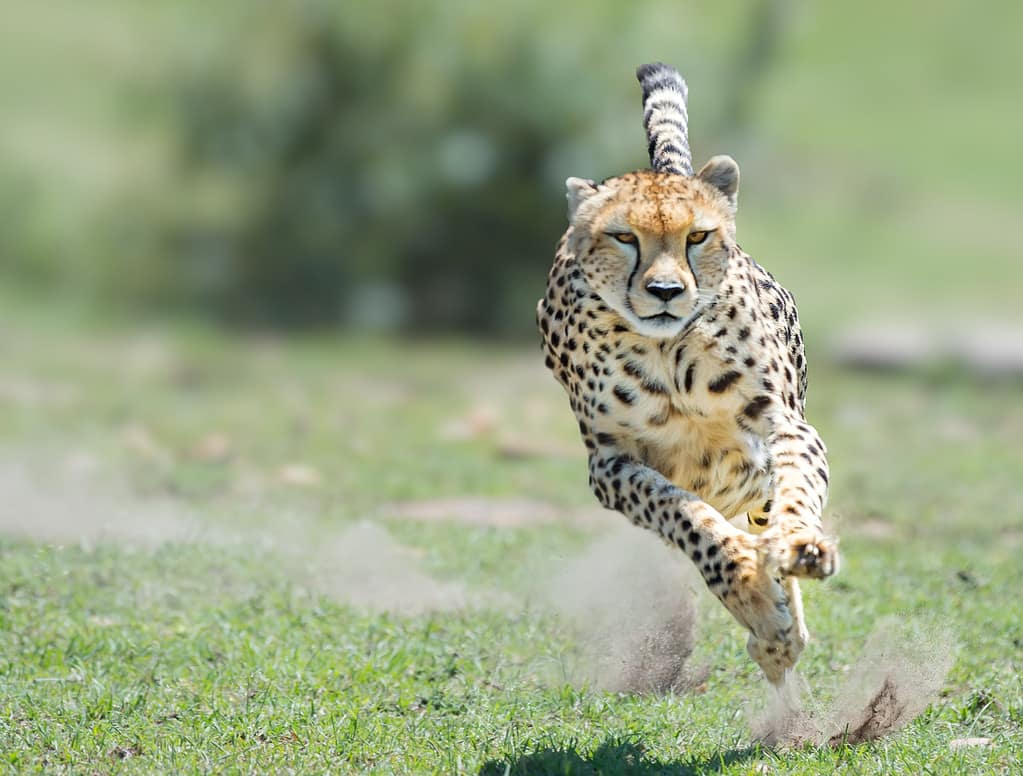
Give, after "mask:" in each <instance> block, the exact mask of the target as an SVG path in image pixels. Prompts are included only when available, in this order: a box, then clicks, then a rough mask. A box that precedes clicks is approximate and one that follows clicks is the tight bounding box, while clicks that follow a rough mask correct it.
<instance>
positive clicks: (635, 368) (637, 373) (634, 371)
mask: <svg viewBox="0 0 1023 776" xmlns="http://www.w3.org/2000/svg"><path fill="white" fill-rule="evenodd" d="M622 369H624V370H625V374H627V375H632V376H633V377H639V378H643V377H646V375H645V374H644V372H643V370H642V369H641V368H640V366H639V364H637V363H636V362H635V361H626V362H625V363H624V364H622Z"/></svg>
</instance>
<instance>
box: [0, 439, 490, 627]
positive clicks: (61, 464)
mask: <svg viewBox="0 0 1023 776" xmlns="http://www.w3.org/2000/svg"><path fill="white" fill-rule="evenodd" d="M0 493H2V494H3V498H2V499H0V535H3V536H13V537H22V538H28V539H33V540H38V541H42V542H46V543H49V544H74V545H81V546H84V547H90V546H94V545H97V544H114V545H119V546H124V547H130V548H137V549H143V550H145V549H155V548H157V547H159V546H162V545H166V544H192V545H203V546H207V547H235V548H237V547H242V548H251V549H253V550H256V551H260V552H262V551H266V550H269V551H271V552H272V553H273V557H274V558H275V559H276V560H278V561H279V563H280V566H279V570H280V571H281V572H282V573H283V574H284V575H285V576H287V577H288V578H290V579H294V580H296V581H298V582H300V583H301V584H303V585H304V586H306V587H307V588H308V589H310V590H314V591H316V592H318V593H321V594H323V595H327V596H330V597H331V598H334V599H335V600H338V601H341V602H343V603H347V604H350V605H352V606H355V607H358V608H362V609H366V610H372V611H388V612H394V613H398V614H420V613H422V612H426V611H449V610H452V609H460V608H465V607H470V606H482V605H486V604H488V603H492V602H494V601H497V600H499V598H498V597H497V596H494V595H488V594H485V593H478V594H470V593H469V592H467V591H466V589H465V588H464V587H463V586H462V585H460V584H458V583H455V582H446V581H442V580H438V579H435V578H433V577H432V576H430V575H429V574H426V573H425V572H423V571H422V570H421V569H420V568H419V559H418V558H417V557H416V555H415V551H414V550H413V549H412V548H409V547H405V546H403V545H401V544H400V543H398V542H396V541H395V540H394V539H392V538H391V536H390V534H389V533H388V532H387V531H386V530H385V529H384V528H382V527H380V526H378V525H376V524H374V523H371V522H366V521H363V522H360V523H356V524H354V525H351V526H348V527H346V528H343V529H342V530H340V531H338V530H329V529H325V528H323V527H322V526H320V525H317V524H315V523H314V521H312V520H310V519H302V518H301V517H299V516H295V515H291V516H282V517H281V518H280V520H279V521H278V522H277V523H276V524H275V525H274V526H273V527H272V528H266V527H249V529H247V530H243V529H242V528H241V527H237V528H233V529H232V527H231V526H229V525H220V524H218V525H215V526H214V525H210V524H209V522H208V521H203V520H202V519H201V517H200V516H199V515H197V514H193V513H192V511H191V510H190V509H189V507H188V505H187V504H185V503H183V502H182V501H180V500H175V499H173V498H170V497H167V498H161V497H155V496H143V495H140V494H138V493H134V492H132V490H131V489H130V488H128V487H126V486H125V485H124V483H123V482H121V481H119V480H118V478H117V477H115V476H112V475H111V474H110V473H109V472H107V471H105V470H104V469H103V468H102V467H101V465H100V464H99V463H98V462H97V461H96V460H95V459H94V458H92V457H91V456H89V455H87V454H84V453H82V454H74V453H71V454H67V453H65V454H63V455H46V454H43V453H39V454H35V455H28V456H26V455H24V454H23V455H22V456H21V457H20V459H19V460H14V459H13V457H9V458H0ZM169 584H173V583H172V582H171V583H169Z"/></svg>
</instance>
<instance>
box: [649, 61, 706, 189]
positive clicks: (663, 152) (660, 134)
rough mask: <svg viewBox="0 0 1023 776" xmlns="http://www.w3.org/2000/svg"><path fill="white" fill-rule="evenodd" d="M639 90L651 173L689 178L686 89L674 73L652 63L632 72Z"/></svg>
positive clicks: (687, 90)
mask: <svg viewBox="0 0 1023 776" xmlns="http://www.w3.org/2000/svg"><path fill="white" fill-rule="evenodd" d="M636 78H637V79H639V83H640V85H641V86H642V87H643V126H644V127H645V128H646V137H647V142H648V144H649V152H650V166H651V167H652V168H653V169H654V171H655V172H672V173H676V174H678V175H692V174H693V156H692V153H691V152H690V150H689V113H688V112H687V110H686V100H687V99H688V97H689V87H688V86H686V82H685V81H684V80H682V76H681V75H679V73H678V70H676V69H675V68H673V67H671V66H670V65H665V64H662V63H661V62H656V63H654V64H652V65H641V66H640V67H639V68H637V69H636Z"/></svg>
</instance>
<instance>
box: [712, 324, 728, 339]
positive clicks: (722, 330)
mask: <svg viewBox="0 0 1023 776" xmlns="http://www.w3.org/2000/svg"><path fill="white" fill-rule="evenodd" d="M726 334H728V329H726V328H725V327H724V326H722V327H721V328H720V329H718V330H717V331H716V332H714V336H715V337H724V336H725V335H726Z"/></svg>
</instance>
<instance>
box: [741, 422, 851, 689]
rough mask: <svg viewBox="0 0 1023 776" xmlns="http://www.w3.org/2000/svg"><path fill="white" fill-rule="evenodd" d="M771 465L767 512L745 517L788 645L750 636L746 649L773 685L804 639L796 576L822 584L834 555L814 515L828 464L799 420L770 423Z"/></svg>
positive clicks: (820, 506)
mask: <svg viewBox="0 0 1023 776" xmlns="http://www.w3.org/2000/svg"><path fill="white" fill-rule="evenodd" d="M768 444H769V447H770V450H771V457H772V461H773V465H774V490H773V495H772V498H771V502H770V508H769V509H768V510H767V511H761V512H757V513H753V514H751V515H750V524H751V528H753V530H754V531H756V532H757V533H760V532H762V533H760V537H759V540H760V542H761V553H762V554H763V556H764V559H765V563H766V566H767V567H768V568H769V569H771V572H770V573H772V574H773V575H774V576H775V578H776V579H778V580H779V581H780V584H781V585H782V587H783V589H784V590H785V594H786V596H787V598H788V609H789V612H790V613H791V615H792V618H793V624H794V627H793V629H792V632H791V644H790V646H789V649H788V650H781V651H779V650H778V649H777V648H776V645H775V644H772V643H769V642H765V641H763V640H761V639H759V638H758V637H757V636H756V635H755V634H754V635H751V636H750V638H749V642H748V643H747V644H746V649H747V651H748V652H749V654H750V656H751V657H752V658H753V659H754V660H755V661H756V662H757V663H758V664H759V665H760V666H761V667H762V668H763V669H764V673H765V674H766V675H767V677H768V679H770V680H771V681H772V682H774V683H778V682H780V681H781V680H782V679H783V678H784V675H785V670H786V669H788V668H791V667H792V666H793V665H794V664H795V659H797V658H798V657H799V653H801V652H802V650H803V648H804V647H805V646H806V643H807V641H808V640H809V632H808V630H807V628H806V623H805V620H804V617H803V602H802V596H801V595H800V590H799V582H798V580H797V578H798V577H807V578H813V579H823V578H825V577H829V576H831V575H832V574H834V573H836V572H837V571H838V565H839V560H838V550H837V548H836V546H835V543H834V542H833V541H832V540H830V539H828V538H826V537H825V536H824V531H823V528H822V526H821V519H820V515H821V513H822V512H823V511H824V505H825V503H826V501H827V493H828V463H827V458H826V457H825V456H826V450H825V447H824V443H823V442H822V441H821V439H820V436H819V435H818V434H817V431H816V430H815V429H814V428H813V427H812V426H810V425H808V424H807V423H806V422H805V421H804V420H803V419H802V418H784V419H782V420H781V421H780V422H776V424H775V429H774V431H773V433H772V434H771V436H770V438H769V441H768Z"/></svg>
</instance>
